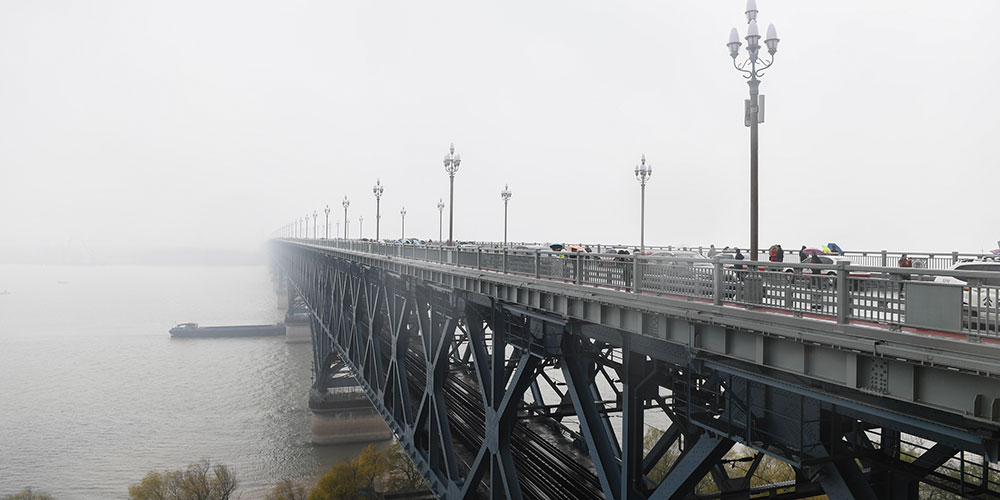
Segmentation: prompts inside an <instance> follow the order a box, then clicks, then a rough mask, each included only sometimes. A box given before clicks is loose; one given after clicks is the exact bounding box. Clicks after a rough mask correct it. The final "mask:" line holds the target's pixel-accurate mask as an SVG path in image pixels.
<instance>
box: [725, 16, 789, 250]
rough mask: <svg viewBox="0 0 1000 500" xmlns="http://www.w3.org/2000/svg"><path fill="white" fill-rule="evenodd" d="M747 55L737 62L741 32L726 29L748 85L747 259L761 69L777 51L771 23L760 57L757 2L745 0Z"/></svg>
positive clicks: (753, 224)
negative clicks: (748, 221)
mask: <svg viewBox="0 0 1000 500" xmlns="http://www.w3.org/2000/svg"><path fill="white" fill-rule="evenodd" d="M745 13H746V16H747V36H746V37H744V39H745V40H746V41H747V57H746V59H744V60H743V61H742V62H737V57H738V56H739V55H740V45H743V44H742V43H741V42H740V34H739V32H738V31H736V28H733V29H732V31H730V32H729V43H727V44H726V46H728V47H729V56H730V57H732V58H733V67H735V68H736V69H737V71H739V72H741V73H743V75H744V78H746V79H747V85H749V86H750V99H748V100H746V101H745V104H744V123H745V124H746V125H747V126H748V127H750V260H753V261H756V260H757V249H758V246H757V125H758V124H759V123H761V122H763V121H764V114H763V112H762V106H761V105H762V104H763V102H764V101H763V99H764V96H762V95H760V78H761V77H762V76H764V73H763V71H764V70H766V69H767V68H770V67H771V64H774V53H775V52H777V51H778V32H777V30H775V29H774V25H773V24H771V25H769V26H768V27H767V38H765V39H764V45H766V46H767V52H768V54H770V56H771V58H770V59H768V60H764V59H762V58H761V56H760V32H759V31H758V30H757V2H756V0H747V10H746V12H745Z"/></svg>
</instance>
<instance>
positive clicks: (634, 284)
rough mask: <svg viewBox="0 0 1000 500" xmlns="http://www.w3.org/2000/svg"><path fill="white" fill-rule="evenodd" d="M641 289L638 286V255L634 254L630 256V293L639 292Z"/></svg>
mask: <svg viewBox="0 0 1000 500" xmlns="http://www.w3.org/2000/svg"><path fill="white" fill-rule="evenodd" d="M640 290H642V289H641V288H640V287H639V256H638V255H635V256H633V258H632V293H639V291H640Z"/></svg>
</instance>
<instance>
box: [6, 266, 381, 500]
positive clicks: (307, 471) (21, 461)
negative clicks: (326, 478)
mask: <svg viewBox="0 0 1000 500" xmlns="http://www.w3.org/2000/svg"><path fill="white" fill-rule="evenodd" d="M4 291H9V292H10V293H9V294H4ZM276 305H277V304H276V298H275V295H274V292H273V287H272V285H271V282H270V277H269V275H268V272H267V269H266V267H264V266H253V267H126V266H93V267H72V266H0V497H2V496H3V495H6V494H9V493H13V492H15V491H18V490H20V489H22V488H24V487H28V486H31V487H32V488H34V489H36V490H44V491H47V492H49V493H51V494H52V495H53V496H54V497H55V498H56V500H72V499H81V500H105V499H115V498H127V497H128V486H129V484H132V483H136V482H138V481H139V480H140V479H141V478H142V476H143V475H144V474H145V473H146V472H147V471H149V470H162V469H167V468H171V469H175V468H183V467H185V466H187V464H190V463H193V462H197V461H199V460H202V459H208V460H210V461H212V463H220V464H225V465H228V466H229V467H231V468H232V469H233V471H234V472H235V474H236V476H237V479H238V480H239V481H240V492H241V493H242V494H243V499H244V500H247V499H248V498H259V497H260V496H261V495H262V492H263V491H265V490H267V489H269V488H270V487H271V485H273V484H274V483H275V482H276V481H278V480H279V479H281V478H283V477H290V478H293V479H303V480H305V479H310V478H315V477H316V476H317V475H319V474H322V473H323V472H324V471H325V470H327V469H328V468H329V467H330V466H331V465H332V464H334V463H336V462H338V461H340V460H343V459H346V458H349V457H353V456H355V455H357V453H358V451H360V449H361V447H363V446H364V445H363V444H361V445H352V446H346V447H335V448H334V447H326V448H320V447H313V446H312V445H311V444H310V443H309V439H310V413H309V409H308V407H307V397H308V396H307V393H308V389H309V385H310V384H311V357H310V346H309V344H285V342H284V339H283V338H281V337H271V338H255V339H254V338H250V339H171V338H170V335H169V334H168V333H167V330H169V329H170V327H171V326H173V325H174V324H176V323H179V322H185V321H196V322H199V323H201V324H203V325H223V324H252V323H273V322H275V321H280V320H281V318H282V317H283V313H281V312H279V311H278V310H277V307H276Z"/></svg>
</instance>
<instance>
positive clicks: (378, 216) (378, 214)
mask: <svg viewBox="0 0 1000 500" xmlns="http://www.w3.org/2000/svg"><path fill="white" fill-rule="evenodd" d="M383 190H384V188H383V187H382V180H381V179H375V186H374V187H373V188H372V192H373V193H375V241H378V229H379V227H378V226H379V223H380V222H382V211H381V202H382V191H383Z"/></svg>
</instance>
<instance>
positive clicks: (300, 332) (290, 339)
mask: <svg viewBox="0 0 1000 500" xmlns="http://www.w3.org/2000/svg"><path fill="white" fill-rule="evenodd" d="M307 342H312V328H311V327H310V326H309V317H308V316H306V315H304V314H297V313H292V312H288V313H285V343H288V344H299V343H303V344H304V343H307Z"/></svg>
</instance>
